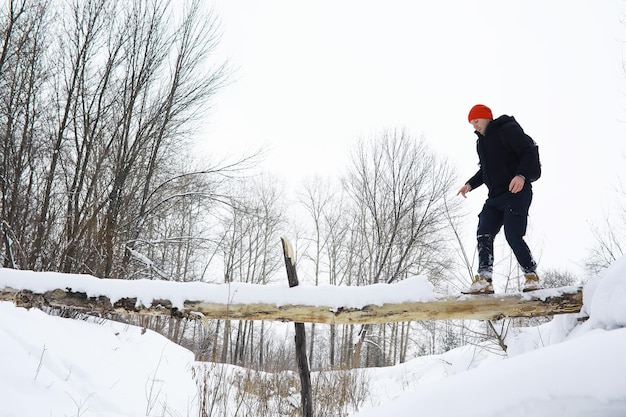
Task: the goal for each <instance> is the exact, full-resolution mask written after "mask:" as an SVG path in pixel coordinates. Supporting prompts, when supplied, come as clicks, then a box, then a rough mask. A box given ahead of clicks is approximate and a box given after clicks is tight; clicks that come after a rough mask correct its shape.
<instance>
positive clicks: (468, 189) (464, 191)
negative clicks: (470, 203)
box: [456, 184, 472, 198]
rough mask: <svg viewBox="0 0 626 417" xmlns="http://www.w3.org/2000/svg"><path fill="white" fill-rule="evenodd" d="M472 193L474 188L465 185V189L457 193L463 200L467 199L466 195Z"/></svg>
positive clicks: (462, 188)
mask: <svg viewBox="0 0 626 417" xmlns="http://www.w3.org/2000/svg"><path fill="white" fill-rule="evenodd" d="M470 191H472V186H471V185H469V184H465V185H464V186H463V187H461V189H460V190H459V192H458V193H456V195H459V194H461V195H462V196H463V198H467V197H466V196H465V194H467V193H469V192H470Z"/></svg>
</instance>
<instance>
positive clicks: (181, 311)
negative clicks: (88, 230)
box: [0, 283, 582, 324]
mask: <svg viewBox="0 0 626 417" xmlns="http://www.w3.org/2000/svg"><path fill="white" fill-rule="evenodd" d="M0 301H11V302H13V303H15V305H17V306H20V307H26V308H33V307H36V308H41V307H44V306H46V307H56V308H69V309H74V310H78V311H83V312H86V313H90V314H100V315H103V316H106V315H110V314H129V315H158V316H171V317H181V318H182V317H185V318H192V319H197V318H206V319H222V320H274V321H283V322H296V323H323V324H380V323H389V322H400V321H413V320H445V319H477V320H499V319H504V318H515V317H539V316H550V315H555V314H568V313H578V312H579V311H580V310H581V308H582V288H579V287H564V288H559V289H546V290H538V291H534V292H529V293H515V294H501V295H500V294H495V295H479V296H467V295H463V296H453V297H438V298H436V299H433V300H430V301H419V302H401V303H385V304H381V305H365V306H363V307H361V308H353V307H333V306H323V305H317V306H314V305H301V304H294V305H277V304H275V303H216V302H206V301H193V300H186V301H184V305H183V306H182V308H181V307H175V306H174V305H173V303H172V302H171V301H170V300H167V299H154V300H152V302H151V303H150V305H149V306H144V305H142V304H141V302H138V301H137V298H134V297H130V298H120V299H118V300H117V301H115V302H111V301H110V299H109V298H108V297H107V296H102V295H101V296H97V297H96V296H88V295H87V294H86V293H85V292H80V291H73V290H72V289H70V288H57V289H53V290H48V291H40V292H34V291H31V290H26V289H14V288H11V287H9V286H4V287H3V286H2V285H1V283H0Z"/></svg>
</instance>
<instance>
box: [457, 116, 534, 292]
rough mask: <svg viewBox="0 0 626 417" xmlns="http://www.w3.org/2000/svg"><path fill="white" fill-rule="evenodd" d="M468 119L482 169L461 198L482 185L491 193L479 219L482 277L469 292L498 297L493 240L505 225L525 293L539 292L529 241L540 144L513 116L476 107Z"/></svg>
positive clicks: (464, 190)
mask: <svg viewBox="0 0 626 417" xmlns="http://www.w3.org/2000/svg"><path fill="white" fill-rule="evenodd" d="M468 120H469V122H470V123H471V124H472V126H473V127H474V130H475V133H476V135H477V136H478V139H477V141H476V149H477V151H478V158H479V161H480V168H479V170H478V172H476V174H475V175H474V176H473V177H472V178H470V179H469V180H468V181H467V183H466V184H465V185H464V186H463V187H461V189H460V190H459V192H458V193H457V195H459V194H460V195H462V196H463V197H466V194H467V193H468V192H470V191H472V190H474V189H475V188H478V187H479V186H481V185H482V184H485V185H486V186H487V188H488V189H489V194H488V198H487V200H486V201H485V204H484V206H483V209H482V211H481V212H480V214H479V215H478V230H477V233H476V237H477V241H478V274H477V275H476V277H475V278H474V282H473V283H472V285H471V286H470V288H469V289H468V290H467V291H464V293H466V294H493V284H492V276H493V240H494V238H495V236H496V235H497V234H498V232H499V231H500V229H501V228H502V226H504V234H505V236H506V240H507V242H508V244H509V246H510V247H511V250H512V251H513V253H514V254H515V257H516V258H517V262H518V263H519V265H520V267H521V269H522V271H523V272H524V278H525V282H524V285H523V291H533V290H536V289H539V288H540V285H539V277H538V276H537V272H536V271H537V263H536V262H535V261H534V259H533V256H532V253H531V252H530V249H529V248H528V245H527V244H526V242H525V241H524V235H525V234H526V227H527V224H528V209H529V208H530V203H531V201H532V195H533V193H532V185H531V181H534V180H536V179H538V178H539V176H540V175H541V164H540V162H539V153H538V149H537V145H536V144H535V142H534V141H533V140H532V139H531V138H530V137H529V136H528V135H526V134H525V133H524V131H523V130H522V127H521V126H520V125H519V124H518V123H517V121H516V120H515V119H514V118H513V117H512V116H506V115H503V116H500V117H498V118H497V119H495V120H493V114H492V113H491V109H489V107H487V106H485V105H482V104H477V105H475V106H474V107H472V109H471V110H470V112H469V115H468Z"/></svg>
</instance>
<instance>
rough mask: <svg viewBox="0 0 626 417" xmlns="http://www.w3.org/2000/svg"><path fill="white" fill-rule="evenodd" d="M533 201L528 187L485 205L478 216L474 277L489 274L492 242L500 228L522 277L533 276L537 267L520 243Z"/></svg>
mask: <svg viewBox="0 0 626 417" xmlns="http://www.w3.org/2000/svg"><path fill="white" fill-rule="evenodd" d="M532 199H533V192H532V187H531V186H530V184H527V185H526V186H524V188H523V189H522V191H520V192H519V193H516V194H512V193H510V192H506V193H505V194H502V195H499V196H497V197H490V198H488V199H487V201H485V205H484V206H483V209H482V211H481V212H480V214H479V215H478V231H477V232H476V238H477V240H478V274H479V275H486V276H488V277H490V276H491V274H492V272H493V240H494V238H495V237H496V235H497V234H498V232H499V231H500V229H501V228H502V226H504V235H505V237H506V241H507V242H508V244H509V246H510V247H511V250H512V251H513V254H515V257H516V258H517V262H518V263H519V265H520V267H521V268H522V271H524V273H529V272H535V270H536V269H537V264H536V262H535V261H534V259H533V255H532V254H531V253H530V249H529V248H528V245H527V244H526V242H525V241H524V235H525V234H526V227H527V225H528V209H529V208H530V203H531V201H532Z"/></svg>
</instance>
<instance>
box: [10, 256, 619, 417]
mask: <svg viewBox="0 0 626 417" xmlns="http://www.w3.org/2000/svg"><path fill="white" fill-rule="evenodd" d="M59 285H61V288H65V287H66V286H69V287H71V288H72V289H73V290H74V291H83V292H86V293H87V294H88V295H92V296H96V295H107V296H108V297H110V298H111V299H112V300H115V299H116V298H117V299H119V298H120V297H137V299H138V300H141V302H142V303H144V302H146V303H151V302H153V301H154V300H158V299H164V298H169V299H172V300H177V301H176V303H181V302H182V301H181V300H184V299H187V298H190V299H210V300H213V301H216V302H223V301H224V300H231V302H232V300H233V299H236V300H237V302H267V301H271V302H273V303H276V304H278V305H285V304H293V303H294V300H296V301H295V302H297V303H303V304H307V305H336V306H340V305H349V306H353V307H360V306H363V305H366V304H383V303H385V302H398V301H400V302H401V301H411V300H415V299H422V300H430V299H432V298H433V297H436V295H434V294H433V292H432V286H430V285H429V284H428V283H427V281H425V279H423V278H421V277H416V278H412V279H409V280H406V281H402V282H399V283H397V284H392V285H385V284H381V285H374V286H368V287H360V288H347V287H345V288H344V287H331V286H327V287H324V286H322V287H306V286H303V287H299V288H286V287H283V286H278V285H271V286H266V287H262V286H250V285H242V284H237V285H235V284H231V285H228V286H224V285H217V284H206V283H168V282H159V281H128V282H125V283H124V284H121V283H120V281H116V280H101V279H97V278H94V277H90V276H84V275H83V276H79V275H66V274H57V273H35V272H29V271H15V270H9V269H0V287H11V288H16V289H19V288H27V289H31V290H35V291H47V290H50V289H55V288H58V287H59ZM583 294H584V306H583V310H582V311H581V313H580V314H577V315H562V316H557V317H555V318H554V319H553V320H552V321H550V322H549V323H545V324H543V325H541V326H538V327H532V328H525V329H523V330H520V331H518V332H517V333H516V334H513V335H511V336H510V337H509V338H507V340H506V343H507V345H508V346H509V349H508V356H507V357H506V358H503V357H501V356H498V355H496V354H494V353H490V352H489V351H487V350H484V349H480V348H479V347H477V346H470V345H468V346H463V347H460V348H457V349H454V350H452V351H449V352H447V353H445V354H442V355H433V356H424V357H418V358H415V359H412V360H410V361H408V362H406V363H403V364H399V365H396V366H393V367H387V368H378V369H367V370H366V371H365V372H367V373H368V375H369V377H370V380H371V383H370V384H371V385H370V396H369V397H368V399H367V401H366V402H365V404H364V405H363V406H362V407H361V410H359V411H358V412H355V413H353V416H354V417H357V416H358V417H370V416H380V415H394V416H395V417H404V416H407V417H408V416H414V415H415V413H416V410H418V411H419V413H420V414H424V415H428V416H442V417H452V416H454V417H458V416H459V415H463V416H483V417H484V416H503V415H506V416H507V417H516V416H520V417H521V416H553V415H567V416H581V417H582V416H585V417H588V416H624V415H626V361H624V358H623V353H624V352H626V303H625V302H624V300H625V299H626V258H622V259H619V260H618V261H616V262H615V263H614V264H613V265H612V266H611V267H610V268H608V269H606V270H605V271H603V272H602V273H601V274H599V275H598V276H597V277H595V278H593V279H592V280H591V281H590V282H589V283H588V284H587V285H586V286H585V288H584V292H583ZM190 296H191V297H190ZM585 316H588V317H589V319H588V320H585V321H582V320H579V318H582V317H585ZM196 365H197V363H196V362H194V357H193V354H192V353H191V352H189V351H187V350H186V349H183V348H182V347H180V346H177V345H175V344H173V343H171V342H169V341H168V340H166V339H165V338H164V337H162V336H160V335H158V334H156V333H153V332H151V331H143V330H142V329H140V328H138V327H134V326H127V325H123V324H120V323H115V322H111V321H106V320H102V321H100V322H98V323H94V322H88V321H77V320H71V319H65V318H59V317H53V316H49V315H47V314H45V313H43V312H41V311H39V310H36V309H31V310H25V309H23V308H17V307H15V306H14V305H13V304H12V303H9V302H1V303H0V417H17V416H24V417H27V416H28V417H30V416H50V417H56V416H59V417H60V416H78V415H80V416H104V417H122V416H128V417H130V416H161V415H177V416H195V415H198V410H197V407H198V405H197V404H198V398H197V388H196V383H195V381H194V379H193V377H192V368H193V367H194V366H196Z"/></svg>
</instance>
